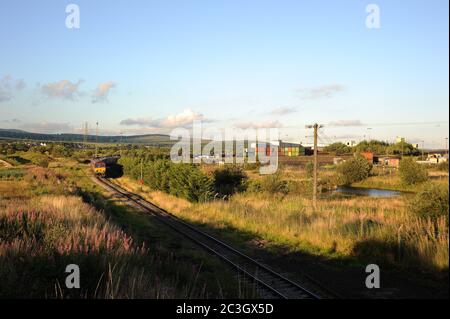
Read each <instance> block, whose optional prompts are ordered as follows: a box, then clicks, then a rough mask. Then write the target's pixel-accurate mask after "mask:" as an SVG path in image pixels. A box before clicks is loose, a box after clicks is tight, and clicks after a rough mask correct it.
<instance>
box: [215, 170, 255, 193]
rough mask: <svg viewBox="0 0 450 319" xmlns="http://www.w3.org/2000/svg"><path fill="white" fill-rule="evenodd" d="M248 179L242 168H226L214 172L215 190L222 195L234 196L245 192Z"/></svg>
mask: <svg viewBox="0 0 450 319" xmlns="http://www.w3.org/2000/svg"><path fill="white" fill-rule="evenodd" d="M247 179H248V177H247V174H246V173H245V172H244V170H243V169H242V168H241V167H238V166H225V167H224V168H221V169H217V170H215V171H214V190H215V192H216V193H219V194H221V195H233V194H234V193H237V192H242V191H244V190H245V188H246V181H247Z"/></svg>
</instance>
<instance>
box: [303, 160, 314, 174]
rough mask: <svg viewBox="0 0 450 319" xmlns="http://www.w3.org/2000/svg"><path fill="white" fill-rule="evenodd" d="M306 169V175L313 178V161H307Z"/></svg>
mask: <svg viewBox="0 0 450 319" xmlns="http://www.w3.org/2000/svg"><path fill="white" fill-rule="evenodd" d="M305 169H306V176H307V177H308V178H312V177H313V173H314V163H311V162H308V163H306V165H305Z"/></svg>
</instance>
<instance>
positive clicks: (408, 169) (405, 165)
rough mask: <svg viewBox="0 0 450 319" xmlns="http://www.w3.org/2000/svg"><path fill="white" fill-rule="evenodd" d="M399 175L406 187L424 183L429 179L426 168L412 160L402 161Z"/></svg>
mask: <svg viewBox="0 0 450 319" xmlns="http://www.w3.org/2000/svg"><path fill="white" fill-rule="evenodd" d="M399 173H400V178H401V179H402V182H403V183H404V184H406V185H413V184H419V183H423V182H425V181H426V180H427V179H428V176H427V170H426V168H425V167H423V166H422V165H420V164H419V163H417V162H415V161H414V160H413V159H412V158H405V159H402V160H401V161H400V166H399Z"/></svg>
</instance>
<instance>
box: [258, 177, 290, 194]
mask: <svg viewBox="0 0 450 319" xmlns="http://www.w3.org/2000/svg"><path fill="white" fill-rule="evenodd" d="M261 191H263V192H267V193H271V194H276V193H279V194H280V193H281V194H287V193H289V185H288V183H287V182H286V181H285V180H283V179H282V176H281V174H280V173H275V174H272V175H268V176H266V177H264V178H263V179H262V181H261Z"/></svg>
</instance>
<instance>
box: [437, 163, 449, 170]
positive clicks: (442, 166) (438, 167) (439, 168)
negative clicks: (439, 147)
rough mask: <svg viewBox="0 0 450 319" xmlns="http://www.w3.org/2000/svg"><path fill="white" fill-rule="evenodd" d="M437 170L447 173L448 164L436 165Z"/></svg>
mask: <svg viewBox="0 0 450 319" xmlns="http://www.w3.org/2000/svg"><path fill="white" fill-rule="evenodd" d="M437 169H438V170H439V171H443V172H448V162H441V163H439V164H438V166H437Z"/></svg>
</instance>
